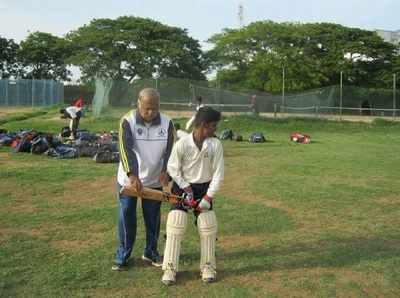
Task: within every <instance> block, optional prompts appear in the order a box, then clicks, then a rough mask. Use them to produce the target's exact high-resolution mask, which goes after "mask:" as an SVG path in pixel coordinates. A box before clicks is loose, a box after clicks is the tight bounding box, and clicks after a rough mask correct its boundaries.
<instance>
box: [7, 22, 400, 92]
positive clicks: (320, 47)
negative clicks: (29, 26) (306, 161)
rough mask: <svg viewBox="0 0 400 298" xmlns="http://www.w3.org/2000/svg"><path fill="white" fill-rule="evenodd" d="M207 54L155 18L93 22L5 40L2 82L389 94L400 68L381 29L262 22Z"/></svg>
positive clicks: (220, 39) (217, 39) (229, 35)
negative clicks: (202, 84)
mask: <svg viewBox="0 0 400 298" xmlns="http://www.w3.org/2000/svg"><path fill="white" fill-rule="evenodd" d="M208 42H209V43H210V44H211V45H212V48H211V50H208V51H202V49H201V46H200V43H199V41H198V40H196V39H194V38H192V37H190V36H189V35H188V32H187V30H186V29H182V28H178V27H173V26H168V25H165V24H162V23H160V22H157V21H154V20H152V19H148V18H140V17H134V16H121V17H119V18H116V19H107V18H101V19H93V20H92V21H91V22H90V23H89V24H85V25H84V26H82V27H80V28H78V29H76V30H73V31H70V32H68V33H67V34H66V35H65V36H64V37H58V36H54V35H52V34H50V33H45V32H33V33H30V34H29V35H28V36H27V38H26V39H25V40H23V41H21V42H20V43H19V44H18V43H16V42H14V40H12V39H6V38H3V37H1V36H0V77H1V78H9V77H14V78H26V79H53V80H64V81H68V80H69V79H70V78H71V72H70V71H69V69H68V66H70V65H74V66H77V67H79V69H80V70H81V73H82V78H81V80H82V81H83V82H84V83H88V82H92V81H93V79H94V78H95V77H103V78H111V79H113V80H124V81H127V82H132V81H134V80H135V79H138V78H150V77H152V76H157V77H177V78H187V79H193V80H206V75H207V74H208V73H211V72H215V73H216V76H215V79H214V83H215V84H218V86H221V87H224V88H228V89H232V90H250V89H251V90H258V91H267V92H277V91H280V90H281V89H282V81H283V76H285V89H286V90H288V91H290V90H293V91H295V90H306V89H310V88H317V87H323V86H330V85H336V84H338V83H339V79H340V73H343V74H344V76H343V77H344V80H345V83H348V84H352V85H355V86H362V87H369V88H388V87H390V86H391V85H392V78H393V73H398V72H399V70H400V55H399V53H400V52H399V45H393V44H391V43H388V42H385V41H383V39H382V38H381V37H379V36H378V35H377V34H376V33H375V32H374V31H368V30H363V29H359V28H349V27H345V26H342V25H339V24H332V23H306V24H303V23H276V22H272V21H259V22H254V23H251V24H249V25H248V26H245V27H242V28H239V29H224V30H222V32H220V33H217V34H214V35H212V36H211V37H210V38H209V40H208Z"/></svg>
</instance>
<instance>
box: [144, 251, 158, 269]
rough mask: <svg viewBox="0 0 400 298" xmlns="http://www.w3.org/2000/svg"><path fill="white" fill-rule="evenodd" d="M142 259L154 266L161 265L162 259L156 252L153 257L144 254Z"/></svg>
mask: <svg viewBox="0 0 400 298" xmlns="http://www.w3.org/2000/svg"><path fill="white" fill-rule="evenodd" d="M142 260H143V261H145V262H148V263H151V265H153V266H154V267H161V266H162V259H161V257H160V256H159V255H158V254H157V255H155V256H153V257H149V256H146V255H143V256H142Z"/></svg>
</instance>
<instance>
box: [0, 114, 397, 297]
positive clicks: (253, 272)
mask: <svg viewBox="0 0 400 298" xmlns="http://www.w3.org/2000/svg"><path fill="white" fill-rule="evenodd" d="M15 116H16V115H13V117H15ZM56 116H57V115H56V110H50V111H49V112H48V113H45V114H43V113H42V114H37V113H35V114H33V115H28V116H27V117H25V118H23V119H25V120H18V118H12V119H10V118H7V117H5V118H3V120H4V121H3V124H2V125H1V126H0V128H6V129H9V130H17V129H19V128H29V127H32V128H36V129H39V130H46V131H53V132H58V131H59V129H60V127H61V126H62V125H63V122H62V121H61V120H59V119H58V118H57V117H56ZM183 120H184V119H177V121H179V122H182V121H183ZM81 126H82V128H87V129H90V130H93V131H102V130H111V129H116V128H117V126H118V119H115V118H106V119H101V120H94V119H91V118H90V117H89V118H83V119H82V121H81ZM226 127H230V128H232V129H233V130H235V131H239V132H240V133H241V134H243V135H244V136H245V137H246V136H247V135H248V134H249V133H250V132H252V131H262V132H263V133H264V134H265V135H266V136H267V137H268V139H269V141H268V142H267V143H263V144H250V143H247V142H242V143H236V142H230V141H224V143H223V144H224V150H225V169H226V175H225V181H224V185H223V189H222V191H221V192H220V194H219V195H218V196H217V198H216V200H215V208H216V213H217V217H218V221H219V235H218V242H217V265H218V281H217V282H216V283H214V284H210V285H204V284H202V282H201V281H200V278H199V273H198V262H199V240H198V235H197V231H196V229H195V227H194V226H193V225H192V224H191V225H190V226H189V228H188V230H187V233H186V238H185V239H184V240H183V247H182V249H183V251H182V257H181V270H182V272H180V273H179V275H178V284H177V285H176V286H174V287H169V288H167V287H165V286H163V285H162V284H161V282H160V278H161V275H162V273H161V270H160V269H156V268H153V267H148V266H146V265H145V264H143V263H142V262H141V261H140V256H141V253H142V250H143V242H144V231H143V222H142V219H141V216H139V218H140V222H139V225H138V227H139V230H138V237H137V242H136V245H135V250H134V252H133V260H132V262H131V263H130V268H129V270H128V271H126V272H112V271H111V270H110V268H111V265H112V261H113V258H114V253H115V249H116V245H117V238H116V237H117V236H116V227H117V225H116V223H117V200H116V194H115V187H114V186H115V174H116V165H114V164H112V165H104V164H96V163H94V162H93V161H92V160H90V159H86V158H83V159H76V160H53V159H49V158H47V157H42V156H32V155H30V154H13V153H11V150H10V149H9V148H0V297H169V296H171V297H399V296H400V179H399V171H400V170H399V169H400V158H399V152H400V124H398V123H396V124H393V123H389V122H385V121H375V122H374V123H372V124H365V123H345V122H342V123H341V122H328V121H315V120H299V119H292V120H279V121H272V120H269V119H263V118H260V119H255V118H250V117H234V118H226V119H225V120H224V121H222V122H221V126H220V129H223V128H226ZM296 130H298V131H302V132H306V133H310V134H311V135H312V138H313V143H312V144H310V145H298V144H293V143H290V142H289V140H288V138H289V133H290V132H292V131H296ZM138 210H140V209H138ZM167 212H168V206H167V205H163V210H162V215H163V216H162V230H163V231H165V219H166V215H167ZM139 214H140V212H139ZM162 234H164V232H162ZM163 247H164V239H163V238H161V239H160V251H161V252H162V251H163Z"/></svg>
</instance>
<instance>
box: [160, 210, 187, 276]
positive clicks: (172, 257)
mask: <svg viewBox="0 0 400 298" xmlns="http://www.w3.org/2000/svg"><path fill="white" fill-rule="evenodd" d="M187 218H188V215H187V213H186V212H184V211H181V210H173V211H170V212H169V214H168V218H167V241H166V244H165V251H164V261H163V266H162V269H163V270H166V269H167V268H171V267H172V269H173V270H175V272H178V264H179V254H180V252H181V240H182V238H183V235H184V234H185V231H186V227H187V221H188V219H187Z"/></svg>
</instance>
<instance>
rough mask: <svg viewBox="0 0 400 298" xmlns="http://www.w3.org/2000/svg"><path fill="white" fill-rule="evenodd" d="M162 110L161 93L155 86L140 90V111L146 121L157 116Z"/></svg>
mask: <svg viewBox="0 0 400 298" xmlns="http://www.w3.org/2000/svg"><path fill="white" fill-rule="evenodd" d="M159 110H160V93H158V91H157V90H156V89H154V88H145V89H143V90H142V91H140V92H139V98H138V111H139V114H140V116H142V118H143V119H144V121H146V122H151V121H152V120H153V119H154V118H156V117H157V115H158V112H159Z"/></svg>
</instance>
